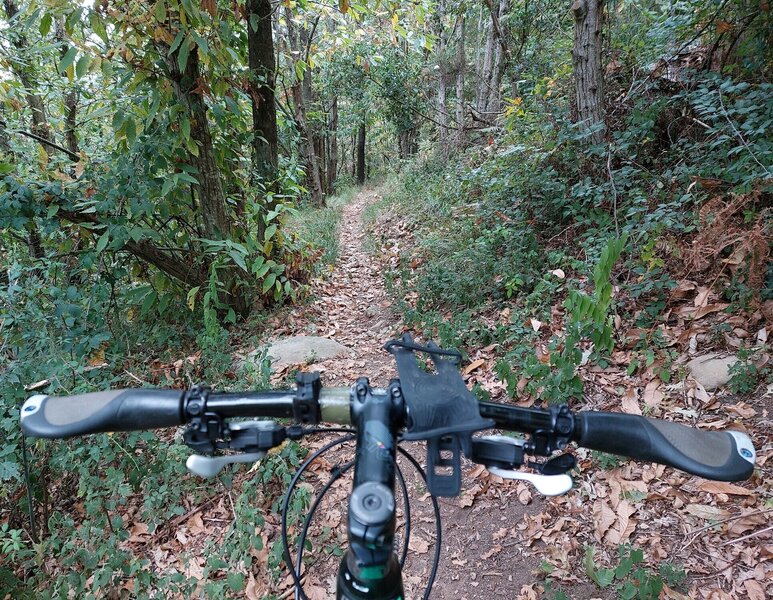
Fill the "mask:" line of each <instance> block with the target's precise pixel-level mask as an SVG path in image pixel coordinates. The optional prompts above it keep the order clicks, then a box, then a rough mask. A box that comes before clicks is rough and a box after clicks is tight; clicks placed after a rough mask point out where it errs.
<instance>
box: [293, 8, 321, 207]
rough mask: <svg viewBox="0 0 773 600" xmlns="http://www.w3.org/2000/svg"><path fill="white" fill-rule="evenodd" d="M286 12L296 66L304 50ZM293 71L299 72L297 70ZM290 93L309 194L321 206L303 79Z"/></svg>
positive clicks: (315, 158) (319, 182)
mask: <svg viewBox="0 0 773 600" xmlns="http://www.w3.org/2000/svg"><path fill="white" fill-rule="evenodd" d="M285 10H286V15H287V38H288V42H289V44H290V55H291V56H292V63H293V66H295V65H296V64H297V63H298V57H299V56H301V52H302V50H303V49H302V48H301V44H300V39H299V36H298V33H297V32H296V30H295V25H294V24H293V21H292V11H291V9H290V8H289V7H287V8H286V9H285ZM306 69H307V70H308V65H307V66H306ZM293 70H294V71H297V70H296V69H293ZM304 78H305V71H304ZM290 92H291V94H292V97H293V104H294V105H295V123H296V125H297V127H298V132H299V133H300V136H301V146H302V153H303V155H304V162H305V163H306V178H307V180H308V186H309V193H310V194H311V200H312V202H313V203H314V204H317V205H321V204H322V202H323V200H324V195H325V194H324V191H323V189H322V181H321V180H320V177H319V164H318V161H317V153H316V149H315V148H314V137H313V136H312V133H311V130H310V129H309V123H308V119H307V113H306V101H305V98H304V93H303V79H300V80H299V79H297V77H296V79H295V81H294V82H293V85H292V86H291V88H290Z"/></svg>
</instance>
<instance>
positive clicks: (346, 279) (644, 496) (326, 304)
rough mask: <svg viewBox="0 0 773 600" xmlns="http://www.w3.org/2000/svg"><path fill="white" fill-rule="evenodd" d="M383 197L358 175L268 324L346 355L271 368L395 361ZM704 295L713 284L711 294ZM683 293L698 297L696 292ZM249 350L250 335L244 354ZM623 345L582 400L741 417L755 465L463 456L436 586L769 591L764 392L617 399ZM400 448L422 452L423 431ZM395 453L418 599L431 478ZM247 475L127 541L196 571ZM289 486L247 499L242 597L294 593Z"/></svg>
mask: <svg viewBox="0 0 773 600" xmlns="http://www.w3.org/2000/svg"><path fill="white" fill-rule="evenodd" d="M380 197H381V190H380V189H378V188H365V189H363V190H361V191H360V192H359V193H358V194H357V196H356V197H355V198H354V199H353V200H352V201H351V202H350V203H349V204H347V205H346V206H345V207H344V208H343V218H342V221H341V227H340V245H339V248H340V249H339V254H338V258H337V261H336V264H335V266H334V267H333V268H331V270H330V271H329V273H328V274H327V275H326V276H324V277H320V278H319V279H317V280H315V281H314V282H313V283H312V285H311V290H310V293H311V298H310V301H309V302H307V303H305V304H303V305H296V306H293V307H288V308H286V309H284V310H282V311H281V312H280V313H278V314H277V315H275V316H274V317H272V318H271V319H270V320H269V322H268V324H267V325H268V327H267V329H268V330H269V331H271V332H272V334H271V337H272V339H281V338H285V337H290V336H296V335H315V336H323V337H330V338H333V339H335V340H336V341H338V342H339V343H341V344H343V345H344V346H346V347H347V348H348V349H349V355H348V356H343V357H339V358H334V359H330V360H325V361H320V362H314V363H313V364H305V365H293V366H290V367H287V368H285V369H282V370H280V371H279V372H277V373H275V374H274V376H273V382H274V383H275V384H277V385H281V384H282V383H285V382H286V381H287V378H288V376H289V375H291V372H292V370H294V369H298V368H300V369H302V370H309V371H319V372H320V373H321V377H322V380H323V383H324V384H325V385H332V386H349V385H352V384H353V382H354V381H355V380H356V379H357V378H358V377H360V376H363V375H365V376H368V377H369V378H370V381H371V384H372V385H375V386H385V385H386V384H387V383H388V381H389V380H390V379H391V378H393V377H395V376H396V374H397V373H396V370H395V367H394V361H393V359H392V357H391V356H390V355H389V354H388V353H387V352H385V351H384V350H383V349H382V346H383V344H384V343H385V342H386V341H388V340H390V339H393V338H395V337H397V336H398V335H400V334H401V333H402V332H403V330H404V325H403V323H402V321H401V318H400V315H399V314H397V312H396V310H394V307H393V298H391V297H390V294H389V293H388V291H387V290H386V288H385V283H384V272H385V271H386V270H389V269H390V267H391V266H394V263H395V261H396V260H398V256H399V253H400V252H401V250H403V249H405V248H406V247H409V245H410V243H411V240H410V232H407V231H406V230H405V227H404V224H403V223H402V222H401V219H400V216H399V215H395V214H382V215H381V216H380V217H379V219H378V221H377V222H376V223H375V224H373V225H372V226H371V227H377V228H378V235H370V234H369V231H368V226H366V225H365V224H364V220H363V211H364V210H365V209H366V208H367V207H368V206H369V205H371V204H372V203H374V202H376V201H377V200H379V199H380ZM374 240H375V244H374ZM374 246H375V247H374ZM699 295H700V294H699ZM704 296H706V297H707V298H710V297H709V296H708V293H707V294H704ZM703 300H706V298H703ZM689 304H690V306H692V305H693V304H694V305H695V307H697V306H699V304H698V303H697V302H692V301H691V300H690V302H689ZM713 316H714V317H716V316H717V315H716V314H713ZM722 318H725V317H722ZM730 318H731V319H732V318H733V317H730ZM739 327H741V326H740V325H739ZM249 350H250V348H243V349H241V352H240V354H241V355H242V356H243V354H245V353H246V352H247V351H249ZM467 351H468V353H469V355H470V357H471V360H472V362H471V363H470V365H467V366H466V368H464V371H463V372H464V374H465V378H466V379H467V380H468V383H470V384H472V383H479V384H481V385H483V386H484V387H485V388H486V389H488V390H489V392H491V393H492V397H493V399H495V400H498V401H506V398H505V397H504V394H503V386H502V385H501V384H500V383H499V382H497V381H495V379H494V377H493V375H492V374H491V372H490V371H491V369H490V365H491V364H493V355H492V348H478V349H473V348H467ZM618 358H619V359H620V360H619V361H617V362H615V361H613V362H612V365H611V366H609V367H608V368H605V369H598V368H595V369H594V368H588V369H586V370H585V371H583V373H582V376H583V378H584V380H585V382H586V396H585V406H586V407H587V408H594V409H601V410H621V409H622V410H623V411H624V412H632V413H636V414H641V408H640V406H644V407H645V409H646V410H648V411H650V412H651V413H652V414H654V415H656V416H660V415H662V414H664V413H668V415H669V418H675V419H677V420H683V421H686V422H688V423H691V424H697V425H698V426H699V427H702V428H705V429H721V428H724V427H726V426H728V425H732V426H734V427H736V428H739V427H740V428H741V429H745V430H746V431H747V432H748V433H749V434H750V435H751V436H752V438H753V439H754V442H755V446H756V447H757V448H758V450H759V454H758V461H757V465H758V467H759V469H758V473H757V474H756V475H755V477H754V478H752V479H751V480H750V481H748V482H744V483H742V484H730V483H720V482H710V481H706V480H703V479H700V478H697V477H691V476H689V475H686V474H683V473H680V472H677V471H674V470H671V469H665V467H662V466H657V465H651V464H650V465H648V464H641V463H634V462H626V461H614V462H611V463H610V464H606V465H605V468H601V467H600V466H599V460H598V457H593V456H591V454H590V453H589V452H585V451H584V450H575V451H574V452H575V455H576V458H577V459H578V471H577V472H576V473H575V486H574V489H573V490H572V491H571V492H569V493H568V494H566V495H564V496H559V497H556V498H543V497H541V496H540V495H539V494H537V493H536V492H535V491H534V490H533V489H532V488H531V487H530V486H529V485H528V484H525V483H523V482H512V481H505V480H502V479H501V478H498V477H496V476H494V475H492V474H490V473H489V472H488V471H487V470H486V469H484V468H483V467H482V466H479V465H474V464H472V463H469V462H465V463H464V475H463V483H462V494H461V496H459V497H457V498H440V499H439V506H440V513H441V515H442V523H443V529H442V541H441V543H440V549H441V561H440V567H439V571H438V573H437V578H436V581H435V585H434V587H433V591H432V595H431V598H433V599H437V600H452V599H453V600H478V599H481V600H482V599H484V598H486V599H488V598H492V597H502V598H511V599H512V598H517V599H519V600H536V599H537V598H548V599H551V600H553V599H560V598H569V599H572V600H590V599H591V598H602V599H612V598H617V597H626V598H652V597H657V593H656V595H655V596H652V595H646V588H647V586H656V587H657V586H658V585H659V584H660V583H662V584H663V591H662V592H661V594H660V597H661V598H671V599H676V600H681V599H684V598H703V599H710V600H730V599H733V598H741V597H744V598H751V599H752V600H762V599H764V598H766V597H770V593H771V592H773V584H772V583H771V581H772V576H773V534H771V531H772V530H773V526H772V523H771V521H773V500H771V499H772V498H773V494H772V493H771V491H772V489H773V481H772V479H773V478H771V473H770V468H769V466H767V465H766V462H767V461H768V459H769V458H770V457H771V456H773V435H772V434H771V421H770V413H771V412H773V409H772V407H771V404H772V403H771V399H770V398H767V397H765V398H762V399H760V400H758V399H750V398H738V397H733V396H729V395H727V394H724V395H723V394H708V396H705V395H706V394H707V393H706V392H705V390H702V388H700V389H698V388H696V387H695V386H694V384H690V383H689V381H687V382H682V383H681V384H672V385H670V386H667V385H665V384H662V382H661V383H659V384H658V385H656V386H652V385H647V386H646V389H640V388H635V389H631V388H628V389H629V392H630V393H629V392H626V394H624V395H623V397H622V399H621V397H620V395H619V392H616V391H615V390H619V389H622V388H627V387H628V382H629V380H628V379H626V375H625V366H624V363H625V356H624V353H623V355H620V356H618ZM642 388H644V386H642ZM497 391H499V394H497ZM640 402H641V404H640ZM327 441H329V439H314V440H312V439H311V438H307V440H305V441H304V442H303V446H304V447H306V448H309V449H310V450H314V449H315V448H320V447H322V446H323V445H324V444H325V443H327ZM405 447H406V449H407V450H409V451H411V452H412V453H413V454H414V455H415V456H416V458H417V459H418V460H419V461H420V462H422V463H424V462H425V457H424V449H423V447H422V446H420V445H419V444H410V445H405ZM352 450H353V444H352V443H351V442H349V443H346V444H344V445H343V446H341V447H339V449H338V450H336V451H334V452H332V453H331V454H328V455H325V456H324V457H322V458H320V459H319V460H318V461H317V462H316V463H315V464H314V466H313V468H312V469H311V470H310V475H309V477H308V478H307V480H306V482H305V483H303V484H302V486H303V487H304V488H305V490H306V492H307V493H311V494H312V495H313V491H318V490H319V489H320V488H321V486H322V485H324V483H325V482H327V481H328V479H329V478H330V475H331V471H332V470H333V469H335V468H336V467H337V466H340V465H342V464H345V463H346V462H348V461H350V460H351V456H352ZM398 464H399V465H400V466H401V467H402V468H403V471H404V473H405V479H406V482H407V488H408V493H409V496H410V498H411V505H410V508H411V524H412V525H411V526H412V529H411V536H410V542H409V544H408V546H409V550H410V551H409V552H408V557H407V561H406V565H405V571H404V582H405V587H406V598H409V599H411V600H413V599H414V598H420V597H422V595H423V593H424V592H423V590H424V588H425V586H426V583H427V580H428V577H429V575H430V571H431V564H432V557H433V553H434V552H435V547H436V546H435V544H436V542H437V538H436V533H435V523H434V517H433V508H432V500H431V498H430V497H429V494H427V493H426V487H425V486H424V484H423V482H422V481H421V479H420V478H419V477H418V476H417V475H416V474H415V472H414V471H413V470H412V468H411V467H410V465H409V464H408V463H407V461H406V460H405V459H403V458H400V459H399V460H398ZM254 477H255V475H254V474H253V472H252V471H250V472H249V473H247V472H245V470H243V469H242V470H240V472H239V474H238V475H237V476H236V478H235V479H234V486H233V490H232V491H226V492H225V493H223V494H221V495H219V496H216V497H214V498H212V499H211V500H210V501H209V502H208V503H206V505H204V506H198V507H197V506H191V510H190V511H189V512H188V513H186V514H185V515H183V516H182V517H180V518H178V519H175V520H174V522H170V523H169V524H168V526H167V527H164V528H163V530H162V531H161V532H160V533H159V532H156V533H155V534H153V535H150V534H148V533H147V528H145V530H142V528H138V529H137V530H136V531H134V530H132V538H131V539H130V540H129V543H130V544H131V545H134V546H135V548H136V546H137V545H140V546H143V547H144V549H145V551H148V550H149V549H150V548H153V547H155V550H153V556H152V558H153V562H154V563H155V567H156V568H161V569H163V568H164V567H165V566H166V567H167V568H168V566H170V565H171V564H172V563H176V564H177V565H178V567H177V568H183V569H184V570H185V572H186V574H188V575H189V576H194V577H202V576H203V574H204V572H205V570H204V568H205V565H206V564H207V560H206V559H207V556H206V546H205V540H209V541H210V543H214V544H215V546H217V545H218V544H220V543H221V542H222V541H223V540H224V539H225V538H226V537H227V536H229V535H230V534H229V533H228V531H229V524H230V523H232V522H233V521H234V518H235V515H236V514H237V511H236V509H235V508H234V500H233V498H234V497H235V494H233V492H234V491H239V489H241V488H242V487H243V486H245V485H246V484H247V482H248V481H249V480H250V478H254ZM285 486H286V482H284V483H283V482H281V481H279V482H278V483H277V482H275V483H274V484H272V485H270V486H269V485H258V486H257V488H256V497H254V498H251V499H250V502H252V503H254V504H255V505H257V506H259V507H260V508H261V510H262V512H263V514H264V515H265V523H264V524H263V525H262V526H261V527H260V528H259V530H258V532H257V535H260V536H261V537H262V539H263V542H264V543H263V548H262V549H259V548H253V549H252V550H250V552H251V553H252V555H253V558H254V560H252V562H251V564H252V567H251V568H250V567H249V565H247V571H248V574H247V587H246V590H245V597H246V598H248V599H249V600H260V599H261V598H264V597H266V595H268V594H270V595H273V596H274V597H280V598H290V597H292V579H291V578H290V576H289V575H288V574H287V571H286V570H284V571H282V575H279V576H278V575H277V574H278V573H279V571H278V568H277V563H278V558H279V556H278V555H277V554H276V551H275V550H272V548H277V542H278V540H279V519H278V516H277V513H276V507H277V500H278V498H279V497H280V496H281V494H282V493H283V492H284V487H285ZM350 487H351V482H350V478H347V477H346V476H344V477H342V478H341V479H339V480H338V481H337V482H336V483H335V484H334V485H332V487H331V489H330V493H329V494H328V495H327V496H326V497H325V499H324V500H323V501H322V503H321V505H320V509H319V511H318V513H317V515H316V517H315V520H314V523H313V524H312V526H311V529H310V541H311V550H310V551H308V556H307V557H306V558H307V559H308V560H304V567H305V568H304V574H303V577H304V584H305V591H306V594H307V595H308V597H309V598H311V599H312V600H322V599H324V598H331V597H334V595H335V594H334V590H335V577H336V572H337V568H338V563H339V561H340V555H341V552H342V550H343V548H345V545H346V535H345V525H346V507H347V501H348V496H349V493H350ZM400 496H401V494H400V492H399V491H398V493H397V497H398V502H397V504H398V528H397V537H398V544H397V545H398V548H402V544H403V536H404V533H405V519H404V511H403V509H402V507H401V504H402V503H401V502H400ZM299 516H300V518H302V517H303V516H305V515H304V514H302V513H301V514H300V515H299ZM296 522H297V521H296ZM296 533H297V526H293V527H291V528H290V536H291V538H294V537H295V535H294V534H296ZM628 544H629V546H628ZM626 548H627V549H626ZM137 549H138V548H137ZM186 552H187V553H188V554H185V553H186ZM271 555H273V556H271ZM181 556H183V558H181ZM272 562H273V564H272ZM209 576H210V577H211V576H212V573H211V572H210V575H209ZM223 576H225V574H223ZM593 581H595V583H593ZM597 584H600V585H597ZM637 594H638V595H637Z"/></svg>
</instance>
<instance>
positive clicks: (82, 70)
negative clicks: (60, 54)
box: [75, 54, 91, 78]
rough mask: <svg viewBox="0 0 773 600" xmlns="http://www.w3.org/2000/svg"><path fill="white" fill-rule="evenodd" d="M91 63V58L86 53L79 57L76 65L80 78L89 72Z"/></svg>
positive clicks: (76, 73) (76, 72) (77, 74)
mask: <svg viewBox="0 0 773 600" xmlns="http://www.w3.org/2000/svg"><path fill="white" fill-rule="evenodd" d="M90 65H91V58H90V57H88V56H87V55H85V54H84V55H83V56H81V57H80V58H79V59H78V63H77V64H76V65H75V75H76V76H77V77H78V78H80V77H83V76H84V75H85V74H86V73H87V72H88V70H89V66H90Z"/></svg>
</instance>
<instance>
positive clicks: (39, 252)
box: [3, 0, 57, 259]
mask: <svg viewBox="0 0 773 600" xmlns="http://www.w3.org/2000/svg"><path fill="white" fill-rule="evenodd" d="M3 7H4V8H5V15H6V17H7V18H8V20H9V21H11V20H12V19H13V18H15V17H16V16H17V14H18V13H19V7H18V6H16V4H15V3H14V2H13V0H3ZM13 28H14V26H13V24H12V25H11V31H12V32H13ZM12 43H13V45H14V47H15V48H16V49H17V50H19V51H20V52H23V51H24V49H25V48H26V46H27V40H26V39H25V38H24V37H23V36H21V35H18V36H16V37H14V38H13V41H12ZM11 70H12V71H13V73H14V74H15V75H16V76H17V77H18V78H19V81H21V83H22V85H23V86H24V90H25V92H24V96H25V99H26V100H27V106H29V109H30V112H31V114H32V133H34V134H35V135H37V136H38V138H39V139H40V140H41V142H40V145H41V146H42V147H43V149H44V150H46V151H47V152H51V150H56V149H57V148H56V147H55V146H51V145H49V144H47V143H46V142H53V141H54V136H53V134H52V132H51V128H50V127H49V125H48V118H47V117H46V108H45V104H43V98H41V97H40V95H38V94H36V93H35V92H34V91H33V90H35V89H36V86H35V82H34V81H32V78H31V77H30V76H29V73H28V72H27V70H26V69H25V68H24V64H22V63H17V62H16V61H11ZM26 227H27V248H28V249H29V253H30V257H31V258H33V259H39V258H43V254H44V253H43V243H42V241H41V239H40V233H39V232H38V226H37V223H36V222H35V220H34V218H32V219H30V220H29V221H28V223H27V226H26Z"/></svg>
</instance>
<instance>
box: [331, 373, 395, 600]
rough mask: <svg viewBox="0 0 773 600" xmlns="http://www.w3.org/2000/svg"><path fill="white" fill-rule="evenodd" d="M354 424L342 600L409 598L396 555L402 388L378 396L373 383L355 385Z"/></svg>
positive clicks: (341, 575)
mask: <svg viewBox="0 0 773 600" xmlns="http://www.w3.org/2000/svg"><path fill="white" fill-rule="evenodd" d="M352 395H353V399H352V408H351V412H352V415H351V416H352V422H353V423H354V424H355V425H356V428H357V450H356V458H355V472H354V484H353V486H354V488H353V491H352V495H351V498H350V499H349V514H348V517H347V525H348V527H347V529H348V534H349V549H348V550H347V552H346V554H345V555H344V557H343V559H342V560H341V566H340V568H339V572H338V586H337V587H338V595H337V598H338V599H339V600H360V599H368V598H383V599H384V600H399V599H401V598H403V596H404V594H403V583H402V573H401V571H400V565H399V561H398V560H397V556H396V555H395V552H394V535H395V498H394V484H395V453H396V437H397V432H398V431H399V430H400V428H401V427H402V424H403V423H402V420H403V414H404V410H405V409H404V405H403V400H402V394H401V393H400V387H399V384H397V383H396V382H393V383H392V384H391V385H390V387H389V389H388V390H387V392H386V393H383V392H381V393H374V391H373V390H372V389H371V388H370V385H369V384H368V380H367V379H365V378H361V379H359V380H358V381H357V384H356V385H355V386H354V390H353V394H352Z"/></svg>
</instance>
